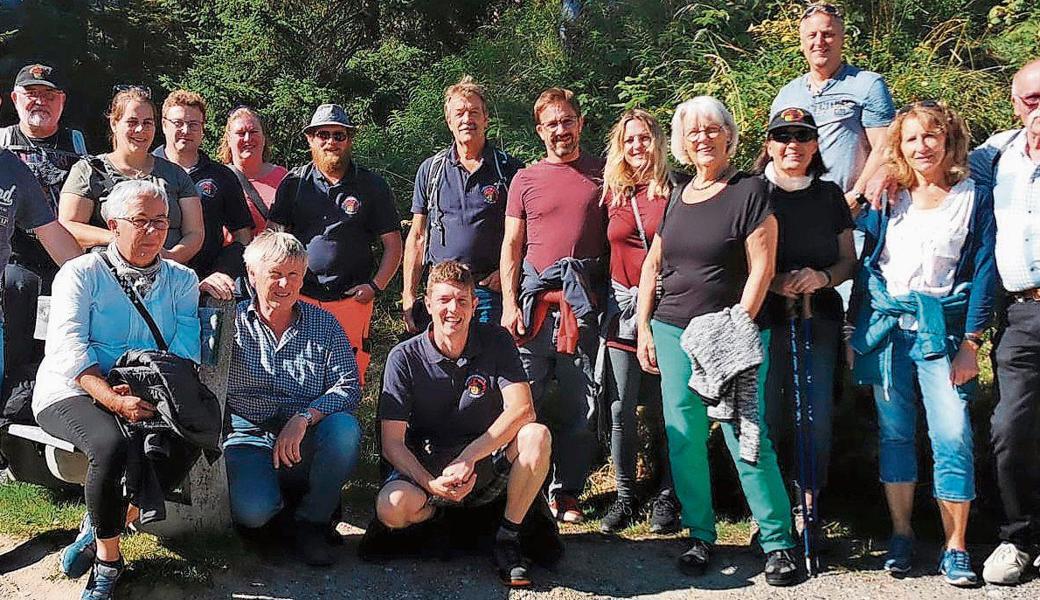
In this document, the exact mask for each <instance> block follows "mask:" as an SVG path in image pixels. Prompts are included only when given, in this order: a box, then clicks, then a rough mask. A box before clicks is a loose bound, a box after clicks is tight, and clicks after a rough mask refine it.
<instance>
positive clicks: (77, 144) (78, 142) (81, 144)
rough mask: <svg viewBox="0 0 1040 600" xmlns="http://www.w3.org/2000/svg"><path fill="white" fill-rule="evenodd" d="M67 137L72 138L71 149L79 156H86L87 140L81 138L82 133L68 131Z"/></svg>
mask: <svg viewBox="0 0 1040 600" xmlns="http://www.w3.org/2000/svg"><path fill="white" fill-rule="evenodd" d="M69 135H70V136H71V137H72V149H73V150H74V151H75V152H76V154H79V155H80V156H86V154H87V140H86V138H84V137H83V132H82V131H80V130H79V129H70V130H69Z"/></svg>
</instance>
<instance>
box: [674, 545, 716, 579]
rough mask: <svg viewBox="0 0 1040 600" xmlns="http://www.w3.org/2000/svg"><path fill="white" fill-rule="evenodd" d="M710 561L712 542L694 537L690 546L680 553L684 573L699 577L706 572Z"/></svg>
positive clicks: (680, 568)
mask: <svg viewBox="0 0 1040 600" xmlns="http://www.w3.org/2000/svg"><path fill="white" fill-rule="evenodd" d="M709 561H711V544H709V543H708V542H705V541H704V540H699V539H697V538H693V543H692V544H691V545H690V548H689V549H688V550H686V552H683V553H682V554H680V555H679V570H680V571H682V572H683V574H684V575H690V576H693V577H698V576H700V575H703V574H704V570H705V569H707V568H708V562H709Z"/></svg>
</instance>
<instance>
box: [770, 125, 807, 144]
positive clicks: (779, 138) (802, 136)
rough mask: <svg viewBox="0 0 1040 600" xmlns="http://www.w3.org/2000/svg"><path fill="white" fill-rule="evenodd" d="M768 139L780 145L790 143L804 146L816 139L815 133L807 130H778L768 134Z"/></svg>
mask: <svg viewBox="0 0 1040 600" xmlns="http://www.w3.org/2000/svg"><path fill="white" fill-rule="evenodd" d="M769 139H771V140H773V141H774V142H780V143H781V144H790V143H791V142H792V141H795V142H799V143H802V144H804V143H805V142H811V141H812V140H815V139H816V132H814V131H811V130H809V129H802V128H798V129H793V130H792V129H778V130H776V131H774V132H772V133H770V134H769Z"/></svg>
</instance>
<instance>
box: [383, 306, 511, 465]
mask: <svg viewBox="0 0 1040 600" xmlns="http://www.w3.org/2000/svg"><path fill="white" fill-rule="evenodd" d="M431 335H432V334H431V330H429V329H428V330H427V331H426V333H423V334H422V335H417V336H415V337H413V338H411V339H409V340H407V341H404V342H401V343H400V344H398V345H397V346H395V347H394V349H393V350H391V351H390V355H389V356H388V357H387V361H386V368H385V369H384V371H383V392H382V394H381V395H380V396H379V409H378V411H377V415H376V416H377V418H378V419H380V420H382V421H405V422H407V423H408V432H407V434H406V436H405V442H406V443H407V445H408V447H409V448H411V449H413V451H415V450H418V449H422V448H428V450H429V452H430V453H431V454H438V453H440V452H445V451H447V452H458V451H460V450H461V449H462V448H463V447H464V446H466V445H467V444H469V443H470V442H472V441H473V440H475V439H477V438H478V437H480V436H481V435H483V434H484V433H485V432H486V431H487V429H488V427H490V426H491V424H492V423H493V422H494V421H495V419H497V418H498V417H499V415H501V414H502V410H503V406H502V388H504V387H507V386H509V385H512V384H514V383H521V382H527V373H526V372H525V371H524V366H523V364H522V363H521V362H520V351H519V350H517V348H516V344H515V343H514V342H513V338H512V337H511V336H510V335H509V333H508V332H506V330H505V329H503V328H502V327H500V326H498V325H492V324H489V323H474V324H473V325H472V326H471V327H470V330H469V338H468V339H467V340H466V347H465V348H464V349H463V351H462V355H461V356H460V357H459V358H458V360H452V359H450V358H448V357H446V356H444V355H443V354H441V353H440V351H439V350H437V347H436V346H435V345H434V344H433V339H432V337H431Z"/></svg>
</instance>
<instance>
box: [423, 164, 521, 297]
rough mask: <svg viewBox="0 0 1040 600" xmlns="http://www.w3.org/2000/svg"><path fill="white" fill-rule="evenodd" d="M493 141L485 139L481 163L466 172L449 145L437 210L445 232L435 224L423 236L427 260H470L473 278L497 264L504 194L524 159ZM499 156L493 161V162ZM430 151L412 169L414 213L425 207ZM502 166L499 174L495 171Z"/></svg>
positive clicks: (493, 269) (496, 268) (492, 269)
mask: <svg viewBox="0 0 1040 600" xmlns="http://www.w3.org/2000/svg"><path fill="white" fill-rule="evenodd" d="M503 154H504V153H502V152H501V151H496V150H495V148H494V147H493V146H492V145H491V144H485V145H484V153H483V155H482V158H483V163H481V165H480V168H478V169H477V170H476V171H474V172H473V173H470V172H469V171H467V170H466V168H465V167H463V166H462V163H461V162H459V153H458V149H457V148H456V147H455V144H452V145H451V148H450V149H449V150H448V155H447V157H446V160H445V164H444V172H443V173H442V175H441V179H440V184H439V188H440V201H439V203H438V204H439V205H440V212H441V223H442V224H443V226H444V235H443V238H442V235H441V231H439V230H437V229H436V228H434V227H430V229H429V237H428V238H427V240H426V244H427V257H428V259H429V261H430V262H432V263H438V262H441V261H445V260H449V259H450V260H457V261H459V262H461V263H463V264H465V265H468V266H469V267H470V268H471V269H472V270H473V273H474V275H475V276H476V278H477V280H478V281H479V280H481V279H483V278H484V277H487V276H488V275H490V274H491V273H492V272H494V271H496V270H498V260H499V255H500V254H501V251H502V239H503V238H504V237H505V219H506V194H507V192H508V190H509V184H510V182H512V181H513V176H514V175H516V172H517V171H519V170H520V169H521V168H523V166H524V165H523V164H522V163H521V162H520V161H519V160H517V159H515V158H513V157H512V156H509V155H508V154H505V155H504V158H503ZM496 162H497V166H496ZM432 164H433V157H432V156H431V157H430V158H427V159H426V160H425V161H423V163H422V164H421V165H419V171H418V172H417V173H416V174H415V191H414V192H413V194H412V213H413V214H417V215H426V214H428V213H429V198H428V197H427V193H426V191H427V188H428V187H429V180H430V166H431V165H432ZM499 171H501V176H499Z"/></svg>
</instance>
